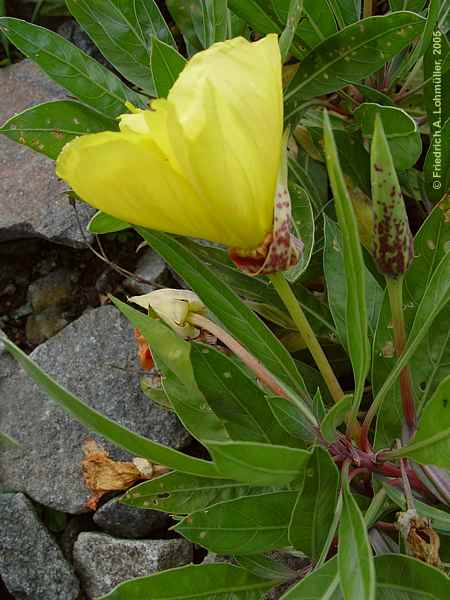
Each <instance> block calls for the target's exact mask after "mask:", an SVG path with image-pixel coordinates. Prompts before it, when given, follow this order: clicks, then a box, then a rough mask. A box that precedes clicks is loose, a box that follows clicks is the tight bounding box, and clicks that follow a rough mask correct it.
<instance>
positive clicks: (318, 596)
mask: <svg viewBox="0 0 450 600" xmlns="http://www.w3.org/2000/svg"><path fill="white" fill-rule="evenodd" d="M342 598H343V596H342V593H341V591H340V586H339V573H338V566H337V559H336V557H335V558H332V559H331V560H329V561H328V562H326V563H325V564H324V565H322V566H321V567H320V568H319V569H315V570H314V571H312V573H310V574H309V575H307V576H306V577H305V578H304V579H302V580H301V581H299V582H298V583H297V584H295V585H294V586H292V587H291V588H290V589H289V590H288V591H287V592H286V593H285V594H283V596H281V598H280V600H342ZM355 600H363V598H362V597H361V598H358V599H357V598H355ZM364 600H366V599H365V598H364Z"/></svg>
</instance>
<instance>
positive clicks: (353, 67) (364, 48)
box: [285, 12, 425, 119]
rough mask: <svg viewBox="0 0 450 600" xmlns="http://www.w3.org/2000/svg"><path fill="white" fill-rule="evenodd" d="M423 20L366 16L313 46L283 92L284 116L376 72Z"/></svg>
mask: <svg viewBox="0 0 450 600" xmlns="http://www.w3.org/2000/svg"><path fill="white" fill-rule="evenodd" d="M424 25H425V20H424V19H423V18H422V17H420V16H419V15H416V14H414V13H411V12H396V13H393V14H388V15H383V16H376V17H368V18H367V19H362V20H361V21H358V23H354V24H352V25H349V26H348V27H346V28H345V29H343V30H342V31H339V32H338V33H336V34H334V35H332V36H330V37H328V38H327V39H326V40H325V41H324V42H322V43H321V44H319V45H318V46H316V47H315V48H314V49H313V50H312V51H311V52H310V53H309V54H308V55H307V56H306V57H305V59H304V60H303V62H302V65H301V68H300V69H299V70H298V71H297V73H296V75H295V76H294V78H293V79H292V81H291V82H290V84H289V87H288V89H287V91H286V95H285V98H286V102H287V106H286V115H285V118H286V119H290V118H291V117H293V116H294V115H295V114H296V113H297V112H298V111H299V110H300V107H301V104H302V103H304V102H305V100H308V99H310V98H314V96H322V95H323V94H327V93H329V92H333V91H336V90H340V89H341V88H343V87H345V86H346V85H348V83H349V82H354V83H357V82H359V81H361V80H362V79H364V78H365V77H367V76H368V75H371V74H372V73H375V71H378V69H380V68H381V67H382V66H383V65H384V64H385V63H386V62H387V61H388V60H389V59H391V58H392V57H393V56H395V55H396V54H397V53H398V52H400V51H401V50H402V49H403V48H405V47H406V46H408V44H410V42H411V41H412V40H413V39H414V38H415V37H416V36H417V35H419V34H420V33H421V32H422V31H423V28H424Z"/></svg>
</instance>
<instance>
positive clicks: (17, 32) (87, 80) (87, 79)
mask: <svg viewBox="0 0 450 600" xmlns="http://www.w3.org/2000/svg"><path fill="white" fill-rule="evenodd" d="M0 31H2V32H3V33H4V34H5V35H6V36H7V37H8V39H9V40H10V41H11V42H12V43H13V44H14V45H15V46H17V48H18V49H19V50H20V51H21V52H23V54H25V56H28V58H31V59H32V60H33V61H34V62H35V63H36V64H38V65H39V66H40V67H41V69H42V70H43V71H45V73H47V75H48V76H49V77H50V78H51V79H53V80H54V81H56V83H59V85H62V86H63V87H64V88H66V90H68V91H69V92H70V93H71V94H73V95H74V96H76V97H77V98H78V99H79V100H81V101H82V102H84V104H87V105H88V106H90V107H91V108H93V109H94V110H96V111H98V112H100V113H101V114H102V115H104V116H105V117H107V118H109V119H112V118H114V117H116V116H118V115H120V114H122V113H124V112H127V108H126V106H125V103H126V102H131V103H132V104H135V105H136V106H140V107H144V106H145V103H146V99H145V98H144V97H143V96H141V95H140V94H137V93H136V92H133V91H132V90H130V89H129V88H128V87H127V86H126V85H125V84H124V83H123V82H122V81H121V80H120V79H119V78H118V77H117V76H116V75H114V74H113V73H111V71H109V70H108V69H107V68H106V67H104V66H103V65H101V64H100V63H99V62H97V61H96V60H95V59H93V58H91V57H90V56H88V55H87V54H85V53H84V52H82V51H81V50H79V49H78V48H77V47H76V46H74V45H73V44H71V43H70V42H68V41H67V40H65V39H64V38H63V37H62V36H60V35H58V34H57V33H53V31H49V30H48V29H44V27H39V26H38V25H33V24H32V23H27V22H26V21H21V20H20V19H13V18H12V17H2V18H0Z"/></svg>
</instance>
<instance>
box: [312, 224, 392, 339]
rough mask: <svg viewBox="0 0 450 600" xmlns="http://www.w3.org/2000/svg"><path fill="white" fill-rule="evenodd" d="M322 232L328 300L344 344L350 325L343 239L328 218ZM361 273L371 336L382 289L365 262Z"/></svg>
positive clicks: (379, 307) (373, 333)
mask: <svg viewBox="0 0 450 600" xmlns="http://www.w3.org/2000/svg"><path fill="white" fill-rule="evenodd" d="M324 235H325V247H324V252H323V267H324V274H325V281H326V284H327V294H328V300H329V303H330V309H331V313H332V315H333V319H334V322H335V325H336V330H337V332H338V337H339V340H340V342H341V344H342V345H343V346H344V347H346V346H347V332H348V327H349V326H350V325H349V323H348V322H347V289H348V282H347V280H346V276H345V272H346V271H345V261H344V258H345V256H344V253H343V239H342V234H341V232H340V230H339V227H338V226H337V224H336V223H335V222H334V221H332V220H331V219H328V218H327V217H325V218H324ZM363 273H364V279H365V283H366V290H367V294H366V304H367V315H368V327H369V335H370V336H371V337H372V336H374V335H375V331H376V327H377V323H378V317H379V314H380V310H381V306H382V304H383V297H384V291H383V289H382V288H381V286H380V284H379V283H378V281H377V280H376V279H375V277H374V276H373V275H372V273H371V272H370V271H369V269H367V267H366V266H365V265H364V267H363Z"/></svg>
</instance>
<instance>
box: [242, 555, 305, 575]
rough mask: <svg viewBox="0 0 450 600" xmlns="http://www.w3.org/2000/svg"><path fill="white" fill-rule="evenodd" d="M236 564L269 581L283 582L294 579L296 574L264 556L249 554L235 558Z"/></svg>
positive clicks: (277, 561)
mask: <svg viewBox="0 0 450 600" xmlns="http://www.w3.org/2000/svg"><path fill="white" fill-rule="evenodd" d="M235 559H236V561H237V563H238V564H239V565H240V566H241V567H244V568H245V569H247V571H250V573H253V575H257V576H258V577H263V578H264V579H270V580H271V581H277V582H284V581H289V580H291V579H294V578H295V577H296V575H297V572H296V571H294V570H292V569H290V568H289V567H288V566H287V565H285V564H284V563H282V562H280V561H279V560H275V559H272V558H269V557H267V556H265V555H264V554H250V555H248V556H235Z"/></svg>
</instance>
